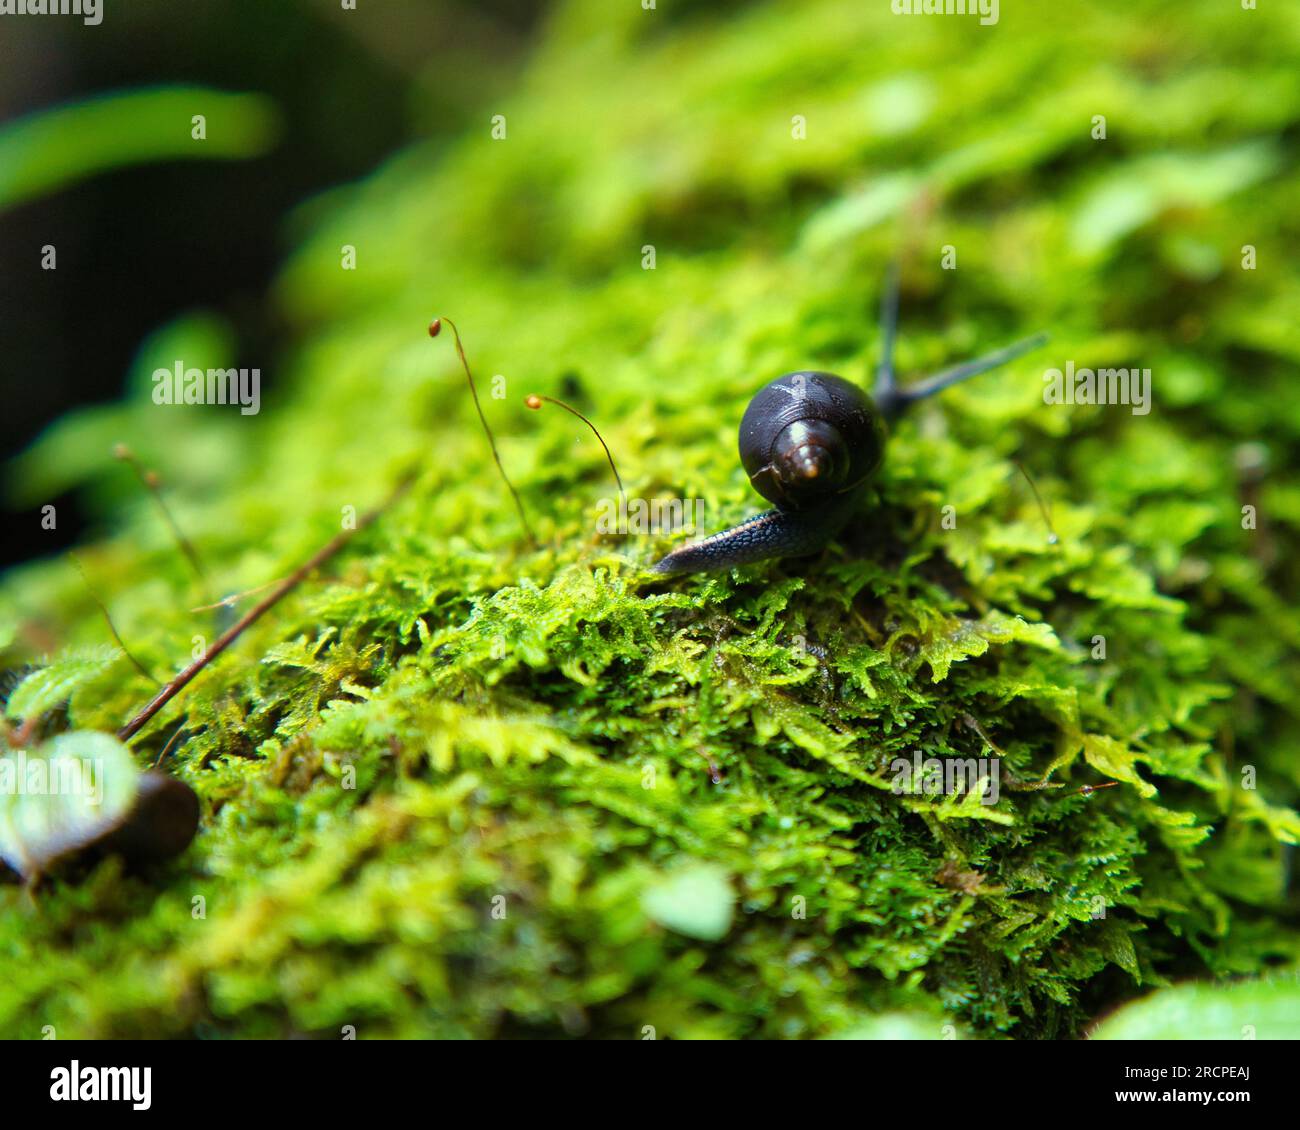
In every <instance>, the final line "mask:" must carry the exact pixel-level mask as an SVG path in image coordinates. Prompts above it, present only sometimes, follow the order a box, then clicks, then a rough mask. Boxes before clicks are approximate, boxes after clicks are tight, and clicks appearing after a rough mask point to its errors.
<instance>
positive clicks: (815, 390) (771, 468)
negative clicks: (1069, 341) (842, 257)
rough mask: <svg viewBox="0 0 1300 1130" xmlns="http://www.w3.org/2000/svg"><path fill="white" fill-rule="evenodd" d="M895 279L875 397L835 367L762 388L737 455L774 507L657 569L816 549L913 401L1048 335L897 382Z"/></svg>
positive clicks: (849, 506) (851, 502) (701, 567)
mask: <svg viewBox="0 0 1300 1130" xmlns="http://www.w3.org/2000/svg"><path fill="white" fill-rule="evenodd" d="M897 314H898V290H897V280H896V278H893V279H891V283H890V285H889V286H888V287H887V288H886V292H885V298H884V303H883V308H882V318H881V321H882V326H883V330H884V347H883V357H882V360H881V363H880V368H879V370H878V372H877V378H876V388H875V395H874V397H872V396H868V395H867V393H866V392H865V391H864V390H862V389H861V388H859V387H858V386H857V385H855V384H853V383H852V382H851V381H846V380H845V379H844V378H843V377H837V376H835V375H834V374H833V373H822V372H818V371H815V370H802V371H800V372H795V373H787V374H785V376H782V377H778V378H777V379H776V380H774V381H771V382H769V383H768V384H766V385H764V386H763V387H762V388H761V389H759V391H758V392H757V393H756V394H755V396H754V398H753V399H752V400H751V401H750V402H749V407H748V408H746V409H745V415H744V417H743V418H742V419H741V421H740V461H741V463H742V464H743V465H744V468H745V471H746V473H747V474H748V475H749V480H750V482H751V483H752V484H753V485H754V489H755V490H757V491H758V492H759V494H761V495H762V496H763V497H764V498H766V499H767V500H768V501H769V502H771V503H773V504H774V506H775V509H773V510H769V511H767V512H766V513H764V514H759V515H757V516H756V517H754V518H749V519H747V520H746V521H744V522H741V523H740V525H738V526H735V527H733V528H732V529H729V530H725V531H723V532H722V533H719V534H714V535H713V536H712V537H709V538H705V539H704V540H703V541H700V542H695V543H693V544H690V545H684V546H682V547H681V548H680V549H676V550H674V551H673V552H672V553H669V554H668V555H667V556H665V557H664V558H662V559H661V560H659V561H657V562H655V564H654V565H652V566H651V572H654V573H660V574H674V573H700V572H706V571H708V570H712V569H727V568H731V567H732V566H735V565H747V564H749V563H751V562H754V561H764V560H767V559H768V558H772V557H796V556H800V555H802V554H808V553H815V552H816V551H817V550H819V549H821V548H822V547H823V546H824V545H826V543H827V542H829V541H830V540H831V539H832V538H833V537H834V536H835V535H836V534H838V533H839V532H840V530H841V529H843V527H844V525H845V523H846V522H847V521H848V519H849V517H850V516H851V515H852V513H853V510H854V508H855V504H856V500H857V497H858V491H859V488H860V487H861V486H862V485H863V484H864V483H865V482H866V481H867V480H868V479H870V478H871V476H872V475H874V474H875V473H876V471H877V470H878V469H879V468H880V464H881V463H882V461H883V459H884V453H885V437H886V434H887V432H886V426H887V424H888V423H890V422H891V421H892V420H893V419H894V418H895V417H897V416H898V415H899V414H900V413H901V412H902V411H903V410H904V409H905V408H906V407H907V406H908V405H909V404H911V403H913V402H915V401H917V400H922V399H924V398H925V397H927V396H933V395H934V394H935V393H936V392H939V391H941V390H942V389H945V388H947V387H949V386H950V385H953V384H956V383H957V382H958V381H963V380H966V379H967V378H969V377H973V376H975V375H976V374H977V373H983V372H987V371H988V370H989V369H992V368H995V367H996V366H998V365H1001V364H1003V363H1005V362H1007V361H1010V360H1011V359H1012V358H1014V357H1018V356H1020V354H1022V353H1025V352H1027V351H1028V350H1030V349H1033V348H1036V347H1037V346H1038V345H1040V344H1042V342H1043V341H1044V340H1045V337H1044V335H1041V334H1040V335H1037V336H1036V337H1033V338H1027V339H1026V340H1024V341H1021V342H1018V343H1016V344H1015V345H1012V346H1008V347H1007V348H1006V349H1002V350H999V351H997V352H996V353H990V354H988V355H987V356H985V357H981V358H978V359H977V360H975V361H970V362H967V363H966V364H964V365H959V366H957V367H956V368H953V369H948V370H945V371H944V372H942V373H938V374H936V375H935V376H933V377H930V378H928V379H926V380H923V381H920V382H918V383H916V384H914V385H912V386H910V387H908V388H900V387H899V386H898V384H897V383H896V381H895V380H894V370H893V360H892V355H893V339H894V326H895V323H896V321H897Z"/></svg>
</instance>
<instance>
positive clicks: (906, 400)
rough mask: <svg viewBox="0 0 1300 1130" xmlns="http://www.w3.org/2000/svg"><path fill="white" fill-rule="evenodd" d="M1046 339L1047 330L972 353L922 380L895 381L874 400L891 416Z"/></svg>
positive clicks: (1013, 357)
mask: <svg viewBox="0 0 1300 1130" xmlns="http://www.w3.org/2000/svg"><path fill="white" fill-rule="evenodd" d="M1047 340H1048V335H1047V334H1045V333H1036V334H1034V335H1033V336H1032V337H1027V338H1025V339H1024V340H1022V341H1017V342H1014V343H1013V344H1011V345H1007V346H1004V347H1003V348H1002V349H995V350H994V351H993V352H992V353H986V354H984V356H983V357H976V358H975V359H974V360H973V361H964V362H962V363H961V364H960V365H954V366H953V367H952V368H951V369H944V370H943V371H942V372H940V373H935V374H934V375H933V376H931V377H926V378H925V379H924V380H922V381H918V382H917V383H916V384H913V385H908V386H907V387H906V388H900V387H898V386H896V385H895V386H893V387H891V388H890V389H889V390H887V391H886V392H885V393H883V394H882V395H880V394H878V395H877V397H876V403H877V405H878V406H879V408H880V411H881V412H882V413H883V414H884V415H885V416H886V417H887V418H889V419H894V418H896V417H897V416H898V415H900V414H901V413H902V411H903V410H904V409H905V408H907V407H908V406H909V405H911V404H915V403H916V402H917V401H918V400H925V399H926V398H927V397H930V396H934V395H935V393H939V392H943V390H944V389H946V388H951V387H952V386H953V385H955V384H961V382H962V381H968V380H970V379H971V377H978V376H979V375H980V374H981V373H987V372H988V371H989V370H991V369H996V368H998V367H999V366H1001V365H1005V364H1007V362H1009V361H1014V360H1015V359H1016V358H1017V357H1021V356H1023V355H1024V354H1026V353H1029V352H1030V351H1031V350H1034V349H1038V348H1039V347H1040V346H1042V345H1045V344H1046V343H1047Z"/></svg>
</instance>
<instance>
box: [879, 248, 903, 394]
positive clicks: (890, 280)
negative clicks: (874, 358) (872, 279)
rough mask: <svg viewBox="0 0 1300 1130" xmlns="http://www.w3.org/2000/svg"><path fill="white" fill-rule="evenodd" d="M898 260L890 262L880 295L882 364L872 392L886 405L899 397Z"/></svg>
mask: <svg viewBox="0 0 1300 1130" xmlns="http://www.w3.org/2000/svg"><path fill="white" fill-rule="evenodd" d="M898 287H899V267H898V261H897V260H895V261H894V262H892V263H890V265H889V269H888V271H887V272H886V273H885V289H884V291H883V292H882V293H881V296H880V364H879V365H877V366H876V389H875V392H874V393H873V394H872V395H873V397H874V399H875V401H876V403H877V404H878V405H880V406H881V410H882V411H885V408H884V406H885V405H887V404H891V403H893V402H894V401H895V400H896V399H897V397H898V381H897V379H896V377H895V375H894V338H895V336H896V335H897V333H898Z"/></svg>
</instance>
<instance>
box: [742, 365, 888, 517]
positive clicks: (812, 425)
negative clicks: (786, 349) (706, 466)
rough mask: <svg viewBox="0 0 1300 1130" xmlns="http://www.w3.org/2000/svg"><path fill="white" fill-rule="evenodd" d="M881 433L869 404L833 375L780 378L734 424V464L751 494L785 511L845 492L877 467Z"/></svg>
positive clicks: (864, 396)
mask: <svg viewBox="0 0 1300 1130" xmlns="http://www.w3.org/2000/svg"><path fill="white" fill-rule="evenodd" d="M884 452H885V427H884V422H883V420H882V419H881V415H880V412H879V411H877V409H876V406H875V404H874V402H873V401H872V399H871V397H869V396H868V395H867V394H866V393H865V392H863V391H862V390H861V389H860V388H858V386H857V385H855V384H853V383H851V382H850V381H846V380H844V378H843V377H837V376H835V375H834V374H833V373H820V372H816V371H813V370H804V371H802V372H797V373H786V374H785V376H782V377H777V379H776V380H774V381H771V382H770V383H769V384H766V385H764V386H763V387H762V388H761V389H759V391H758V392H757V393H756V394H755V396H754V398H753V400H751V401H750V402H749V407H748V408H746V409H745V415H744V416H743V417H742V419H741V421H740V461H741V462H742V463H743V464H744V466H745V471H746V473H747V474H748V475H749V478H750V481H751V482H752V483H753V484H754V489H755V490H757V491H758V492H759V494H761V495H762V496H763V497H764V498H766V499H769V500H770V501H772V502H774V503H775V504H776V505H777V506H778V507H781V508H782V509H786V510H800V509H804V508H806V507H810V506H817V505H820V504H822V503H824V502H827V501H829V500H830V499H832V498H833V497H834V496H836V495H839V494H843V493H845V492H846V491H849V490H852V489H853V488H854V487H856V486H857V485H858V484H860V483H862V482H864V481H865V480H866V479H868V478H869V477H870V476H871V475H872V474H874V473H875V471H876V469H877V468H878V467H879V466H880V462H881V459H882V458H883V457H884Z"/></svg>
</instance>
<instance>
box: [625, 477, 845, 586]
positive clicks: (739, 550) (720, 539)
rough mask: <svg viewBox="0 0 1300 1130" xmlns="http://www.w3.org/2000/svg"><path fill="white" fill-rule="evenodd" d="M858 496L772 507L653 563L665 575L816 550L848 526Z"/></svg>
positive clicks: (814, 551) (744, 563)
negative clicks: (818, 503) (803, 507)
mask: <svg viewBox="0 0 1300 1130" xmlns="http://www.w3.org/2000/svg"><path fill="white" fill-rule="evenodd" d="M854 501H855V500H854V499H852V498H850V497H847V496H846V497H843V498H838V499H836V500H834V501H832V502H829V503H827V504H826V505H824V506H817V507H811V508H809V509H806V510H768V511H767V512H766V513H763V514H758V515H756V516H755V517H753V518H749V519H746V520H745V521H744V522H741V523H740V525H738V526H733V527H732V528H731V529H729V530H724V531H723V532H722V533H720V534H714V535H713V536H712V537H707V538H705V539H704V540H703V541H697V542H693V543H691V544H690V545H684V546H682V547H681V548H679V549H675V550H673V551H672V553H669V554H668V555H667V556H665V557H663V558H661V559H660V560H658V561H656V562H655V563H654V564H653V565H652V566H650V572H652V573H658V574H659V575H660V576H672V575H673V574H677V573H703V572H707V571H709V570H713V569H730V568H732V567H733V566H736V565H748V564H750V563H751V562H754V561H766V560H767V559H768V558H771V557H798V556H800V555H802V554H807V553H816V552H817V550H819V549H821V548H822V547H823V546H824V545H825V544H826V543H827V542H828V541H830V540H831V538H833V537H834V536H835V535H836V534H837V533H839V532H840V530H841V529H842V528H843V526H844V523H845V521H846V520H847V519H848V517H849V515H850V514H851V513H852V512H853V509H854Z"/></svg>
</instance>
